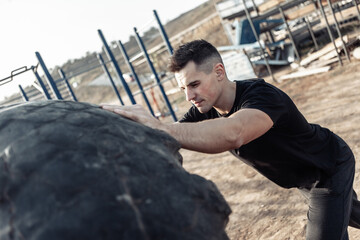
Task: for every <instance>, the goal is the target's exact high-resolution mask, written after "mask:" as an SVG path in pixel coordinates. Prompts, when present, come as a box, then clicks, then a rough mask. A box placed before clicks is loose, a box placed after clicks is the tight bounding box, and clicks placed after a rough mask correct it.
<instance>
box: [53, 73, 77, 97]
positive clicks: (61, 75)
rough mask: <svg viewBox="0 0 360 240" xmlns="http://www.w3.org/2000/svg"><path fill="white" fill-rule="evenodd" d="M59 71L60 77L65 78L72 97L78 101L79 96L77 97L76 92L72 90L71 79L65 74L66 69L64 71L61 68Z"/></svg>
mask: <svg viewBox="0 0 360 240" xmlns="http://www.w3.org/2000/svg"><path fill="white" fill-rule="evenodd" d="M58 72H59V75H60V77H61V78H62V79H63V80H64V82H65V85H66V87H67V89H68V91H69V93H70V95H71V97H72V99H73V100H74V101H75V102H77V101H78V100H77V98H76V96H75V94H74V92H73V90H72V88H71V86H70V84H69V81H68V80H67V78H66V75H65V73H64V71H63V70H62V69H61V68H59V70H58Z"/></svg>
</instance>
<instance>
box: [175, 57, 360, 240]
mask: <svg viewBox="0 0 360 240" xmlns="http://www.w3.org/2000/svg"><path fill="white" fill-rule="evenodd" d="M280 74H282V73H281V72H279V73H278V76H279V75H280ZM266 81H268V82H270V83H273V82H272V80H271V79H270V78H266ZM273 84H275V85H277V86H278V87H279V88H280V89H282V90H284V91H285V92H287V93H288V94H289V96H290V97H291V98H292V99H293V100H294V102H295V103H296V104H297V106H298V108H299V109H300V111H301V112H302V113H303V114H304V116H305V117H306V118H307V119H308V121H309V122H311V123H318V124H320V125H322V126H324V127H327V128H329V129H331V130H332V131H333V132H335V133H336V134H338V135H340V136H341V137H342V138H343V139H345V140H346V141H347V143H348V144H349V145H350V147H351V148H352V150H353V152H354V154H355V157H356V161H357V166H356V176H355V183H354V188H355V190H356V191H357V192H359V193H360V129H359V127H360V94H359V93H360V61H359V60H357V61H356V60H355V59H352V62H351V63H348V62H347V61H344V66H343V67H340V66H334V67H333V69H332V70H330V71H329V72H327V73H322V74H317V75H313V76H310V77H306V78H297V79H292V80H284V81H283V82H282V83H273ZM182 107H184V108H185V106H182ZM181 110H183V109H181ZM181 154H182V155H183V158H184V168H185V169H186V170H187V171H189V172H191V173H194V174H198V175H200V176H203V177H205V178H207V179H209V180H211V181H213V182H214V183H215V184H216V185H217V187H218V188H219V190H220V191H221V193H222V194H223V196H224V197H225V199H226V201H227V202H228V204H229V205H230V207H231V209H232V214H231V215H230V221H229V223H228V225H227V228H226V229H227V233H228V235H229V237H230V239H246V240H248V239H249V240H253V239H266V240H271V239H273V240H285V239H286V240H290V239H305V225H306V221H307V220H306V213H307V204H306V202H305V201H304V199H303V197H302V196H301V194H300V193H299V192H298V191H297V190H296V189H290V190H288V189H282V188H280V187H278V186H277V185H275V184H274V183H272V182H270V181H269V180H267V179H266V178H265V177H263V176H262V175H260V174H258V173H257V172H256V171H255V170H253V169H252V168H250V167H249V166H247V165H245V164H244V163H242V162H241V161H239V160H237V159H236V158H235V157H233V156H232V155H231V154H230V153H227V152H226V153H221V154H213V155H210V154H202V153H197V152H192V151H187V150H183V149H182V150H181ZM349 235H350V239H352V240H355V239H360V230H357V229H354V228H351V227H350V228H349Z"/></svg>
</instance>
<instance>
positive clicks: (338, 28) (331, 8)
mask: <svg viewBox="0 0 360 240" xmlns="http://www.w3.org/2000/svg"><path fill="white" fill-rule="evenodd" d="M327 2H328V5H329V8H330V10H331V14H332V15H333V18H334V21H335V27H336V31H337V33H338V35H339V37H340V39H341V43H342V45H343V49H344V52H345V55H346V58H347V60H348V61H349V62H351V60H350V56H349V52H348V50H347V48H346V44H345V42H344V39H343V36H342V34H341V31H340V27H339V23H338V21H337V19H336V16H335V12H334V9H333V7H332V5H331V2H330V0H327Z"/></svg>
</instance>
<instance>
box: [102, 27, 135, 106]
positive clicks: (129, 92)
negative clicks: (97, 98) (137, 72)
mask: <svg viewBox="0 0 360 240" xmlns="http://www.w3.org/2000/svg"><path fill="white" fill-rule="evenodd" d="M98 33H99V36H100V39H101V41H102V42H103V44H104V47H105V52H106V55H107V56H108V58H109V59H110V60H111V62H112V65H113V67H114V68H115V71H116V73H117V75H118V77H119V79H120V81H121V82H122V84H123V86H124V89H125V91H126V93H127V95H128V96H129V99H130V101H131V103H132V104H136V101H135V99H134V97H133V95H132V93H131V91H130V88H129V86H128V85H127V83H126V81H125V79H124V77H123V74H122V72H121V70H120V67H119V65H118V64H117V62H116V59H115V57H114V54H113V53H112V51H111V50H110V47H109V45H108V44H107V42H106V40H105V37H104V35H103V33H102V31H101V30H100V29H98Z"/></svg>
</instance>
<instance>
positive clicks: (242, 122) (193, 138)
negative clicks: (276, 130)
mask: <svg viewBox="0 0 360 240" xmlns="http://www.w3.org/2000/svg"><path fill="white" fill-rule="evenodd" d="M102 107H103V108H104V109H106V110H109V111H112V112H115V113H117V114H120V115H122V116H124V117H127V118H130V119H132V120H134V121H137V122H139V123H142V124H144V125H147V126H149V127H151V128H155V129H159V130H163V131H165V132H167V133H169V134H170V135H171V136H173V137H174V138H175V139H176V140H178V141H179V142H180V144H181V146H182V147H183V148H186V149H189V150H194V151H199V152H204V153H220V152H224V151H227V150H232V149H236V148H239V147H241V146H242V145H244V144H246V143H249V142H251V141H252V140H254V139H256V138H258V137H260V136H261V135H263V134H265V133H266V132H267V131H268V130H269V129H270V128H271V127H272V126H273V122H272V120H271V118H270V117H269V116H268V115H267V114H265V113H264V112H262V111H260V110H257V109H243V110H239V111H237V112H236V113H234V114H232V115H231V116H230V117H228V118H217V119H211V120H206V121H202V122H197V123H181V124H167V123H162V122H160V121H159V120H157V119H155V118H154V117H153V116H152V115H151V114H149V113H148V112H147V111H146V110H145V109H144V108H142V107H141V106H140V105H132V106H113V105H103V106H102Z"/></svg>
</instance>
